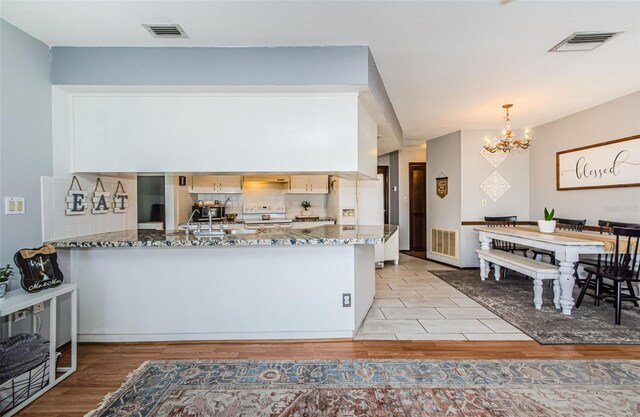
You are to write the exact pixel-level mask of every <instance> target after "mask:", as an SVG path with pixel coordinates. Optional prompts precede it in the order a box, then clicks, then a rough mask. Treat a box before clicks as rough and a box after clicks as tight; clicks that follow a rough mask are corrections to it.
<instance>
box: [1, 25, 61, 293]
mask: <svg viewBox="0 0 640 417" xmlns="http://www.w3.org/2000/svg"><path fill="white" fill-rule="evenodd" d="M49 72H50V55H49V48H48V47H47V45H45V44H44V43H42V42H40V41H38V40H37V39H34V38H32V37H31V36H29V35H27V34H26V33H24V32H22V31H21V30H19V29H17V28H16V27H14V26H12V25H11V24H9V23H7V22H6V21H4V20H1V19H0V85H1V86H2V88H1V89H0V195H1V197H2V206H3V208H2V212H1V214H0V230H1V233H0V264H2V265H6V264H7V263H13V254H14V253H15V252H16V251H17V250H19V249H21V248H25V247H28V248H32V247H37V246H39V245H40V244H41V243H42V226H41V214H40V213H41V197H40V177H41V176H46V175H52V173H53V168H52V146H51V84H50V83H49ZM5 196H18V197H24V198H25V207H26V214H25V215H24V216H7V215H5V214H4V197H5ZM17 282H18V281H17V279H15V278H14V283H12V287H15V284H16V283H17Z"/></svg>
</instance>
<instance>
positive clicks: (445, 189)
mask: <svg viewBox="0 0 640 417" xmlns="http://www.w3.org/2000/svg"><path fill="white" fill-rule="evenodd" d="M436 194H437V195H438V197H440V198H445V197H446V196H447V194H449V177H447V176H446V175H444V174H443V173H442V172H441V173H440V175H439V176H438V178H436Z"/></svg>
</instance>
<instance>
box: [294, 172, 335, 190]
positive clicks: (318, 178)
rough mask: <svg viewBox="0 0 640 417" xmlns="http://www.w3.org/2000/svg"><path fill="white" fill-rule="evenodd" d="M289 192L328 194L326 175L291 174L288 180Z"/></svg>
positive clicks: (327, 178)
mask: <svg viewBox="0 0 640 417" xmlns="http://www.w3.org/2000/svg"><path fill="white" fill-rule="evenodd" d="M288 192H289V193H290V194H328V193H329V176H328V175H292V176H291V180H290V181H289V191H288Z"/></svg>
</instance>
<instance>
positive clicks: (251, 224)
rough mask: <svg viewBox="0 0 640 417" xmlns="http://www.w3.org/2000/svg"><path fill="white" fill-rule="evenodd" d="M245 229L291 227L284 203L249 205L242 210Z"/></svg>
mask: <svg viewBox="0 0 640 417" xmlns="http://www.w3.org/2000/svg"><path fill="white" fill-rule="evenodd" d="M242 218H243V219H244V224H245V228H247V229H259V228H276V227H291V220H290V219H287V208H286V206H285V204H284V203H249V204H245V205H244V207H243V209H242Z"/></svg>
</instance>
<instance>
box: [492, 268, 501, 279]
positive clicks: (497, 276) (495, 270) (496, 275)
mask: <svg viewBox="0 0 640 417" xmlns="http://www.w3.org/2000/svg"><path fill="white" fill-rule="evenodd" d="M493 276H494V278H495V279H496V281H500V265H498V264H493Z"/></svg>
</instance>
